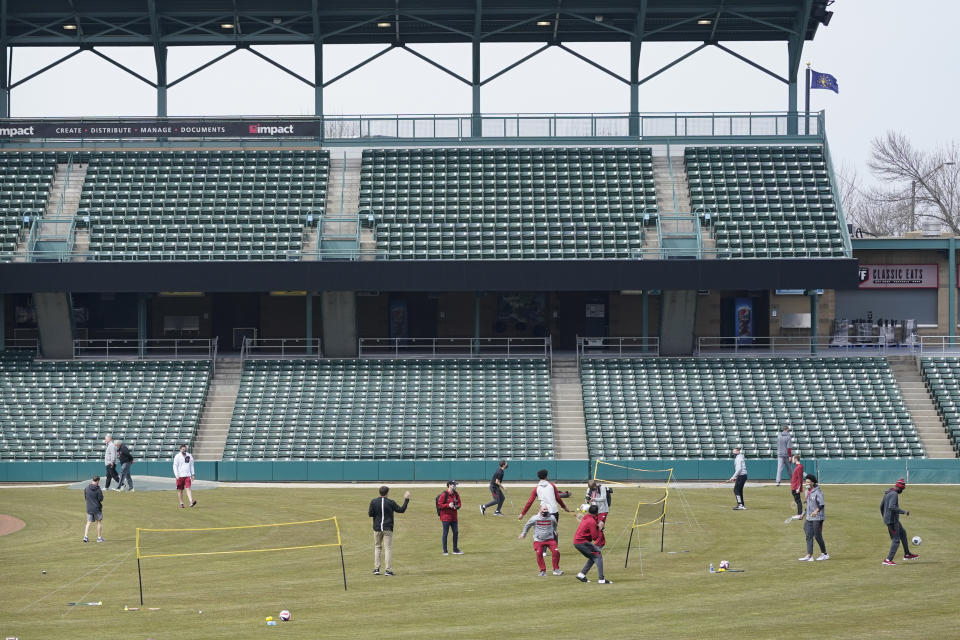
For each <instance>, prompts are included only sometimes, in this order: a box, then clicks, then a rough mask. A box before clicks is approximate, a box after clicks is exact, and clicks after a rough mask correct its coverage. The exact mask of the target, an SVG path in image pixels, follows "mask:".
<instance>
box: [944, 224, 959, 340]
mask: <svg viewBox="0 0 960 640" xmlns="http://www.w3.org/2000/svg"><path fill="white" fill-rule="evenodd" d="M947 252H948V254H949V255H948V256H947V323H948V324H949V325H950V326H948V327H947V333H946V335H948V336H952V335H956V333H957V238H956V237H955V236H950V239H949V240H948V241H947ZM952 342H953V341H952V340H951V344H950V346H951V347H952V346H953V344H952Z"/></svg>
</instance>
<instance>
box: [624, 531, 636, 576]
mask: <svg viewBox="0 0 960 640" xmlns="http://www.w3.org/2000/svg"><path fill="white" fill-rule="evenodd" d="M633 529H634V527H633V526H631V527H630V537H629V538H627V557H626V558H624V560H623V568H624V569H626V568H627V565H628V564H630V547H631V546H633Z"/></svg>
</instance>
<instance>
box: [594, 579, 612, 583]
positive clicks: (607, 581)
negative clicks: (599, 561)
mask: <svg viewBox="0 0 960 640" xmlns="http://www.w3.org/2000/svg"><path fill="white" fill-rule="evenodd" d="M597 584H613V580H607V579H606V578H600V579H599V580H597Z"/></svg>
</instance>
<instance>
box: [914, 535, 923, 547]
mask: <svg viewBox="0 0 960 640" xmlns="http://www.w3.org/2000/svg"><path fill="white" fill-rule="evenodd" d="M922 542H923V539H922V538H921V537H920V536H913V544H915V545H917V546H918V547H919V546H920V544H921V543H922Z"/></svg>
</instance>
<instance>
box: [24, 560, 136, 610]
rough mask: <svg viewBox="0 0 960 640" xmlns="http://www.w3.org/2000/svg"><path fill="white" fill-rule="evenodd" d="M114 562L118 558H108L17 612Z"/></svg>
mask: <svg viewBox="0 0 960 640" xmlns="http://www.w3.org/2000/svg"><path fill="white" fill-rule="evenodd" d="M128 554H129V552H126V553H121V554H120V555H118V556H116V557H121V556H124V555H128ZM113 562H116V560H115V559H114V560H107V561H106V562H104V563H103V564H100V565H97V566H96V567H94V568H93V569H90V570H89V571H87V572H86V573H84V574H81V575H79V576H77V577H76V578H74V579H73V580H71V581H70V582H67V583H66V584H63V585H60V586H59V587H57V588H56V589H54V590H53V591H51V592H50V593H48V594H47V595H45V596H41V597H40V598H38V599H36V600H34V601H33V602H31V603H30V604H28V605H27V606H25V607H24V608H23V609H20V611H18V612H17V613H23V612H24V611H26V610H27V609H29V608H30V607H32V606H33V605H35V604H38V603H39V602H41V601H43V600H46V599H47V598H49V597H50V596H52V595H53V594H55V593H56V592H58V591H60V590H62V589H66V588H67V587H69V586H70V585H72V584H73V583H74V582H76V581H77V580H81V579H82V578H86V577H87V576H88V575H90V574H91V573H93V572H94V571H98V570H100V569H101V568H103V567H104V566H106V565H108V564H111V563H113Z"/></svg>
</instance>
